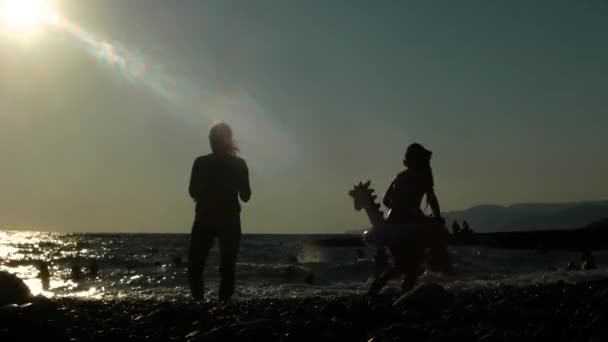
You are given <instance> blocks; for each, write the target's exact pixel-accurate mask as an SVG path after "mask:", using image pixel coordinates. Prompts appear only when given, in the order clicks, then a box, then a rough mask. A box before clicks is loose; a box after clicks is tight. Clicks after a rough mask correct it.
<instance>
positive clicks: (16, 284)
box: [0, 272, 32, 306]
mask: <svg viewBox="0 0 608 342" xmlns="http://www.w3.org/2000/svg"><path fill="white" fill-rule="evenodd" d="M31 297H32V293H31V292H30V289H29V288H28V287H27V285H25V283H24V282H23V280H21V279H19V277H17V276H16V275H14V274H11V273H8V272H0V306H1V305H6V304H23V303H27V302H28V301H29V300H30V298H31Z"/></svg>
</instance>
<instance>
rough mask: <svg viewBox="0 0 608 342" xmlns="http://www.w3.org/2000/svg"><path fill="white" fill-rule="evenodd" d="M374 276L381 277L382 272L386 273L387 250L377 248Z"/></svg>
mask: <svg viewBox="0 0 608 342" xmlns="http://www.w3.org/2000/svg"><path fill="white" fill-rule="evenodd" d="M374 266H375V268H374V276H375V277H379V276H380V275H381V274H382V272H384V271H386V267H387V266H388V256H387V255H386V248H384V247H378V248H376V255H374Z"/></svg>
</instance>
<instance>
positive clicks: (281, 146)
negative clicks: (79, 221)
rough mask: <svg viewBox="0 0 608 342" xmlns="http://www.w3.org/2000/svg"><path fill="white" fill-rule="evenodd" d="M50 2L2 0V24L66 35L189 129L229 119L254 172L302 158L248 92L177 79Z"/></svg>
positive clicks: (17, 29) (23, 30)
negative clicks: (164, 106) (172, 110)
mask: <svg viewBox="0 0 608 342" xmlns="http://www.w3.org/2000/svg"><path fill="white" fill-rule="evenodd" d="M48 1H49V0H46V1H45V0H0V22H1V23H3V24H4V26H5V27H6V28H8V29H9V31H11V32H13V33H19V34H21V35H25V34H29V33H33V32H35V31H37V30H38V29H40V28H41V27H43V26H45V25H50V26H52V28H53V29H54V30H55V31H56V32H63V33H66V34H67V35H68V36H70V37H71V38H74V41H75V42H76V43H77V45H78V46H79V47H80V48H82V49H83V50H84V51H85V52H86V53H88V54H90V55H91V56H93V57H94V58H95V59H97V61H99V62H100V63H101V64H102V65H104V66H106V67H108V68H109V69H110V70H112V71H113V72H116V73H117V74H118V75H120V76H121V77H122V78H123V79H125V80H126V81H127V82H129V83H131V84H132V85H133V86H136V87H142V88H146V89H147V90H149V91H150V93H152V94H154V95H155V96H156V97H158V98H161V99H163V100H165V101H167V102H169V103H171V104H172V105H173V106H174V107H175V109H176V110H175V112H176V114H177V113H179V114H177V115H176V118H178V119H181V120H183V121H186V123H187V124H188V125H189V126H193V127H201V129H203V127H205V129H206V128H207V127H208V125H209V124H210V123H213V122H217V121H225V122H227V123H228V124H230V125H231V126H232V127H233V128H234V129H235V131H236V132H237V136H238V140H239V142H241V143H242V145H243V146H242V148H241V151H243V153H244V154H246V155H245V157H247V158H251V160H252V162H251V163H250V164H251V166H252V169H254V171H257V172H259V173H261V174H268V173H269V172H271V171H272V170H270V168H272V169H278V168H281V166H283V165H286V164H287V163H288V162H291V161H292V160H293V159H294V158H296V157H297V156H298V155H299V151H298V150H299V149H298V148H297V146H296V145H295V144H294V143H293V142H292V141H291V139H290V137H289V136H288V135H287V134H286V132H285V130H284V129H283V127H281V125H280V124H279V123H278V122H277V121H276V120H275V119H274V118H273V117H272V116H271V115H270V114H269V113H268V112H266V111H265V110H264V109H263V107H262V106H261V105H260V104H259V103H258V102H257V101H256V100H255V99H254V98H253V97H252V96H251V95H250V94H249V93H248V92H247V91H244V90H241V89H238V87H235V89H230V90H229V91H227V90H226V89H218V88H216V87H215V86H214V85H213V84H211V83H209V82H206V80H205V79H202V80H197V81H195V80H192V79H188V78H185V77H176V76H175V75H173V74H172V73H170V72H168V70H167V68H165V66H164V65H162V64H160V63H157V62H155V61H154V60H153V59H152V58H149V56H147V55H144V54H142V53H140V52H138V51H137V50H134V49H132V48H127V47H126V46H124V45H123V44H121V43H119V42H115V41H111V40H109V39H106V38H104V37H103V36H101V35H99V34H96V33H94V32H91V31H90V30H87V29H85V28H84V27H83V26H81V25H79V24H78V23H76V22H75V21H72V20H70V19H69V18H67V17H65V16H63V15H61V14H59V13H58V12H56V11H54V10H53V9H52V8H51V6H50V5H49V2H48Z"/></svg>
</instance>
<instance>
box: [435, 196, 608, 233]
mask: <svg viewBox="0 0 608 342" xmlns="http://www.w3.org/2000/svg"><path fill="white" fill-rule="evenodd" d="M444 216H445V217H446V221H447V223H448V226H449V227H451V224H452V221H454V220H457V221H459V222H460V223H462V221H463V220H466V221H467V222H468V223H469V225H470V226H471V228H472V229H473V230H474V231H476V232H499V231H501V232H503V231H521V230H549V229H570V228H580V227H583V226H586V225H588V224H590V223H592V222H594V221H599V220H602V219H605V218H608V201H587V202H574V203H522V204H513V205H510V206H500V205H479V206H475V207H472V208H469V209H466V210H461V211H452V212H447V213H445V214H444Z"/></svg>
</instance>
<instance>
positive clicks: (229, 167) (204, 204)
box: [188, 123, 251, 301]
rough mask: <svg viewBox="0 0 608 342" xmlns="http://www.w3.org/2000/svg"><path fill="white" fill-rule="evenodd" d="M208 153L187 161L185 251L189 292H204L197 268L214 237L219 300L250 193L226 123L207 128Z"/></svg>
mask: <svg viewBox="0 0 608 342" xmlns="http://www.w3.org/2000/svg"><path fill="white" fill-rule="evenodd" d="M209 143H210V145H211V150H212V153H210V154H207V155H205V156H201V157H198V158H197V159H196V160H195V161H194V165H193V166H192V175H191V177H190V186H189V193H190V196H191V197H192V198H193V199H194V201H195V202H196V210H195V211H196V215H195V218H194V223H193V225H192V236H191V240H190V251H189V255H188V280H189V283H190V291H191V293H192V296H193V297H194V298H195V299H197V300H203V299H204V298H203V297H204V284H203V271H204V267H205V263H206V261H207V256H208V255H209V251H210V250H211V248H212V247H213V244H214V240H215V239H216V238H217V239H218V242H219V246H220V289H219V300H220V301H227V300H228V299H230V297H232V294H233V293H234V281H235V280H234V274H235V268H236V259H237V256H238V253H239V244H240V240H241V215H240V213H241V205H240V203H239V197H240V199H241V200H242V201H243V202H247V201H249V199H250V198H251V188H250V186H249V171H248V169H247V163H246V162H245V160H243V159H242V158H239V157H238V156H237V152H238V147H237V145H236V143H235V142H234V139H233V137H232V130H231V128H230V126H228V125H227V124H225V123H220V124H216V125H215V126H213V127H212V128H211V130H210V132H209Z"/></svg>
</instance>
